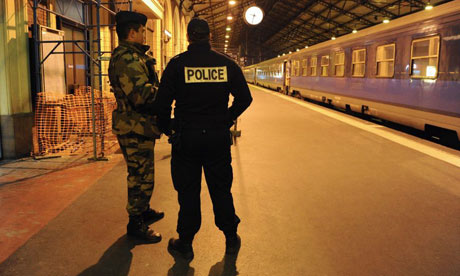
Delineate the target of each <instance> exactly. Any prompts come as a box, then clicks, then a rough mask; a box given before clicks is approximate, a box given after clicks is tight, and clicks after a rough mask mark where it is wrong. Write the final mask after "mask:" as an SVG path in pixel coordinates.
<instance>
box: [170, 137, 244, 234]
mask: <svg viewBox="0 0 460 276" xmlns="http://www.w3.org/2000/svg"><path fill="white" fill-rule="evenodd" d="M175 139H177V140H176V141H173V143H172V144H173V146H172V158H171V175H172V180H173V183H174V188H175V189H176V191H177V192H178V199H179V205H180V210H179V218H178V222H177V232H178V233H179V237H180V239H182V240H184V241H188V242H191V241H192V240H193V237H194V236H195V234H196V233H197V232H198V230H199V229H200V226H201V203H200V192H201V175H202V171H203V169H204V174H205V178H206V183H207V184H208V189H209V193H210V195H211V200H212V204H213V210H214V219H215V223H216V226H217V227H218V228H219V229H220V230H221V231H223V232H224V233H226V234H227V233H228V234H231V233H235V232H236V230H237V227H238V223H239V222H240V219H239V218H238V216H237V215H236V214H235V207H234V205H233V197H232V193H231V187H232V181H233V172H232V165H231V162H232V157H231V152H230V142H231V138H230V132H229V130H228V129H184V130H182V131H181V133H180V135H179V137H176V138H175Z"/></svg>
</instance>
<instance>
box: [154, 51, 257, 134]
mask: <svg viewBox="0 0 460 276" xmlns="http://www.w3.org/2000/svg"><path fill="white" fill-rule="evenodd" d="M229 94H232V95H233V97H234V100H233V103H232V105H231V106H230V107H228V101H229ZM173 100H175V101H176V103H175V108H174V117H175V119H176V120H178V121H179V122H180V123H181V127H182V128H184V129H186V128H228V127H229V126H230V125H231V122H233V121H234V120H236V118H237V117H238V116H239V115H241V113H243V111H244V110H246V108H248V106H249V105H250V104H251V102H252V97H251V92H250V91H249V87H248V85H247V84H246V80H245V79H244V75H243V72H242V71H241V68H240V67H239V66H238V65H237V64H236V63H235V62H234V61H233V60H232V59H230V58H228V57H227V56H225V55H222V54H220V53H217V52H215V51H213V50H211V46H210V45H209V43H207V42H206V43H193V44H191V45H189V47H188V51H186V52H184V53H182V54H179V55H177V56H176V57H174V58H172V59H171V61H170V62H169V64H168V65H167V67H166V69H165V71H164V73H163V76H162V78H161V82H160V88H159V91H158V94H157V99H156V107H157V108H156V110H158V111H157V112H158V119H159V126H160V129H161V130H162V131H163V132H164V133H166V134H169V131H170V127H169V126H170V120H171V118H170V117H171V104H172V102H173Z"/></svg>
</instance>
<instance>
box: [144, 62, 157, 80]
mask: <svg viewBox="0 0 460 276" xmlns="http://www.w3.org/2000/svg"><path fill="white" fill-rule="evenodd" d="M155 64H157V61H156V60H155V59H154V58H153V57H149V58H148V59H147V60H146V61H145V65H147V69H148V70H149V82H150V83H152V84H158V83H159V81H158V75H157V73H156V72H155Z"/></svg>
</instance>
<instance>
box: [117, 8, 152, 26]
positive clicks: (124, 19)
mask: <svg viewBox="0 0 460 276" xmlns="http://www.w3.org/2000/svg"><path fill="white" fill-rule="evenodd" d="M115 21H116V22H117V25H121V24H125V23H128V22H133V23H139V24H141V25H143V26H145V23H147V16H145V15H143V14H142V13H138V12H131V11H120V12H118V13H117V14H116V15H115Z"/></svg>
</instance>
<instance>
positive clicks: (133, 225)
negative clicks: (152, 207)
mask: <svg viewBox="0 0 460 276" xmlns="http://www.w3.org/2000/svg"><path fill="white" fill-rule="evenodd" d="M126 230H127V233H128V236H132V237H136V238H139V239H141V240H142V241H144V242H147V243H157V242H160V241H161V234H160V233H158V232H155V231H153V230H151V229H149V227H148V226H147V224H145V222H144V219H143V218H142V216H129V223H128V225H127V226H126Z"/></svg>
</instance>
